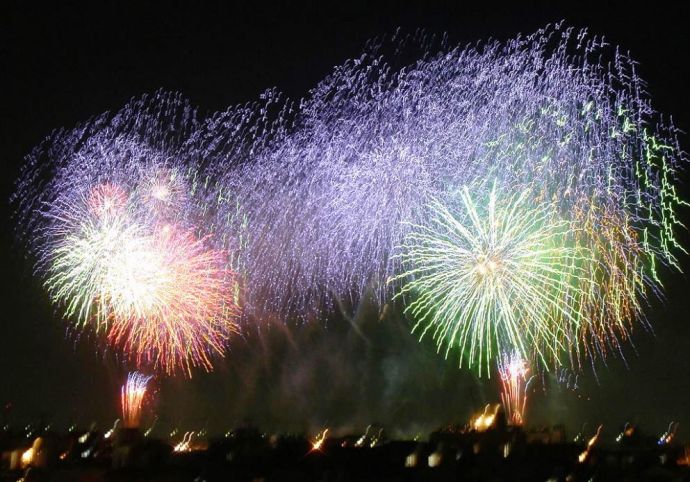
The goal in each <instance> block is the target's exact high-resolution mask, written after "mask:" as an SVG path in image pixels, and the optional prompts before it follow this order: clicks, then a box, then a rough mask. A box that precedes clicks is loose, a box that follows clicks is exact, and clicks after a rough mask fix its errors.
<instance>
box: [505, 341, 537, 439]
mask: <svg viewBox="0 0 690 482" xmlns="http://www.w3.org/2000/svg"><path fill="white" fill-rule="evenodd" d="M498 374H499V376H500V378H501V400H502V401H503V408H504V409H505V412H506V417H507V418H508V423H510V424H511V425H514V426H516V427H520V426H522V425H524V423H525V409H526V408H527V390H528V388H529V384H530V381H532V377H528V374H529V367H528V366H527V363H526V362H525V360H524V359H523V358H521V357H520V356H519V355H517V354H515V353H512V354H510V355H508V354H503V357H502V358H501V361H500V362H499V364H498Z"/></svg>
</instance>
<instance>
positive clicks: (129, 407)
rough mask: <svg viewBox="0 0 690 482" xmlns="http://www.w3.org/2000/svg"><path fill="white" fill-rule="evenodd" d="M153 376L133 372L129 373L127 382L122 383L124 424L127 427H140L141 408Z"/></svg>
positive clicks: (121, 397) (121, 399)
mask: <svg viewBox="0 0 690 482" xmlns="http://www.w3.org/2000/svg"><path fill="white" fill-rule="evenodd" d="M151 378H152V377H150V376H146V375H143V374H141V373H139V372H132V373H130V374H129V375H127V382H126V383H125V384H124V385H122V390H121V392H120V403H121V404H122V421H123V422H122V424H123V426H124V427H125V428H139V423H140V421H141V410H142V407H143V404H144V398H145V397H146V390H147V386H148V383H149V382H150V381H151Z"/></svg>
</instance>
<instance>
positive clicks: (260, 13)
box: [0, 1, 690, 440]
mask: <svg viewBox="0 0 690 482" xmlns="http://www.w3.org/2000/svg"><path fill="white" fill-rule="evenodd" d="M52 3H53V4H51V5H43V6H42V5H39V4H36V3H35V2H10V5H9V6H5V8H3V12H2V13H1V14H0V39H1V40H0V61H1V65H2V67H1V68H0V86H1V89H0V92H2V103H1V104H0V119H1V122H2V123H1V124H0V139H1V141H0V149H1V151H0V158H1V161H0V165H1V166H2V169H3V172H2V176H1V178H2V181H1V182H2V191H1V193H0V199H2V212H1V215H2V223H3V225H4V229H3V232H2V241H1V244H0V256H1V257H2V267H3V269H2V272H3V276H2V297H3V302H2V308H3V309H2V330H1V331H0V376H1V377H2V382H0V402H2V404H3V405H6V404H7V405H6V407H9V406H10V405H11V408H6V409H5V412H6V413H9V414H10V415H11V416H12V417H14V418H17V419H21V420H31V419H38V418H43V419H44V420H47V421H54V422H55V423H57V424H58V425H65V424H68V423H71V422H78V423H80V424H82V425H87V424H89V423H90V422H91V421H96V422H97V423H99V424H101V426H103V425H105V424H108V423H110V422H111V421H112V420H113V419H114V418H115V417H116V416H117V414H118V406H117V401H118V391H119V386H120V384H121V383H122V380H123V377H124V376H125V374H126V371H125V369H124V368H123V367H122V366H121V365H120V364H119V363H118V362H117V360H115V359H114V358H113V357H112V356H110V355H108V354H105V355H104V354H102V353H99V352H98V351H97V350H96V349H95V345H94V343H93V342H92V340H89V339H88V337H85V336H84V337H79V336H77V335H76V334H74V333H70V332H68V331H67V326H68V325H67V324H66V323H65V322H63V321H62V320H61V319H60V316H59V315H58V314H57V313H56V312H55V311H54V310H53V308H52V307H51V305H50V304H49V302H48V299H47V296H46V294H45V292H44V291H43V289H42V288H41V286H40V283H39V282H38V281H37V280H36V279H34V278H33V276H32V272H31V269H32V268H31V262H30V260H27V259H26V258H25V255H24V252H23V251H22V248H21V246H19V245H18V244H17V243H15V241H14V234H13V229H14V226H13V222H12V219H11V214H12V207H11V206H10V205H9V197H10V195H11V193H12V191H13V189H14V188H13V185H14V180H15V179H16V177H17V174H18V171H19V167H20V165H21V163H22V160H23V156H24V155H25V154H27V153H28V151H29V150H30V149H31V148H32V147H33V146H34V145H36V144H37V143H39V142H40V141H41V140H42V139H43V138H45V137H46V136H47V135H48V134H49V133H50V132H51V131H52V130H53V129H55V128H60V127H67V128H69V127H72V126H73V125H74V124H75V123H77V122H80V121H83V120H86V119H88V118H89V117H91V116H92V115H96V114H99V113H101V112H104V111H107V110H111V109H112V110H116V109H118V108H120V107H121V106H122V105H124V104H125V103H126V102H127V101H128V100H129V99H130V98H132V97H134V96H139V95H141V94H144V93H149V92H153V91H155V90H157V89H159V88H163V89H168V90H176V91H179V92H181V93H183V94H184V95H186V96H187V97H188V98H189V99H190V100H191V102H192V103H193V104H196V105H198V106H199V107H200V111H201V113H202V114H204V113H206V112H213V111H216V110H223V109H225V108H226V107H227V106H229V105H232V104H236V103H243V102H246V101H252V100H254V99H256V98H257V97H258V96H259V94H260V93H261V92H262V91H264V90H265V89H267V88H270V87H277V88H278V89H279V90H281V91H283V92H285V93H286V94H287V95H288V96H290V97H292V98H299V97H301V96H303V95H304V94H305V93H306V92H307V90H308V89H309V88H311V87H312V86H314V85H315V84H316V82H318V81H319V80H320V79H321V78H323V77H324V76H325V75H327V74H328V73H329V72H330V70H331V69H332V68H333V67H334V66H335V65H338V64H340V63H342V62H343V61H344V60H346V59H347V58H350V57H353V56H356V55H357V54H358V53H359V52H360V51H361V49H362V46H363V44H364V42H365V41H366V40H367V39H370V38H372V37H374V36H378V35H383V34H390V33H392V32H393V31H394V30H395V29H396V28H397V27H401V28H403V29H405V30H408V31H412V30H414V29H416V28H418V27H421V28H424V29H426V30H427V31H429V32H432V33H442V32H447V33H448V35H449V39H450V40H451V42H453V43H465V42H474V41H476V40H479V39H487V38H489V37H493V38H498V39H507V38H510V37H512V36H514V35H515V34H517V33H520V32H522V33H531V32H533V31H535V30H537V29H538V28H540V27H543V26H544V25H545V24H546V23H548V22H554V21H558V20H560V19H564V20H565V21H566V22H567V23H568V24H570V25H573V26H575V27H588V28H589V29H590V32H591V33H595V34H603V35H605V37H606V38H607V39H608V40H609V41H610V42H612V43H615V44H619V45H621V46H622V47H623V48H624V49H627V50H629V51H630V52H631V54H632V56H633V57H634V58H635V59H636V60H638V61H639V62H640V73H641V76H642V78H643V79H645V80H646V81H647V82H648V90H649V91H650V92H651V95H652V98H653V102H654V105H655V108H656V109H657V110H659V111H661V112H663V113H665V114H670V115H672V117H673V120H674V122H675V123H676V125H678V126H679V127H680V128H681V129H682V130H684V131H686V132H689V131H690V96H689V95H688V92H689V91H688V74H689V73H690V68H689V67H688V59H689V58H690V40H689V38H688V35H689V33H688V32H689V31H688V28H687V25H688V21H690V8H689V7H688V6H681V5H673V6H663V5H662V4H661V3H659V2H652V3H651V4H650V5H648V6H647V7H645V8H644V9H641V8H633V7H632V6H631V2H616V3H611V2H598V3H597V7H580V8H573V9H571V10H562V11H554V10H553V9H549V8H542V7H539V6H536V5H535V6H531V7H529V8H524V7H521V6H519V5H517V4H518V3H520V2H515V3H516V4H515V5H513V6H512V7H510V8H499V7H490V6H486V7H482V8H479V7H475V6H472V7H468V6H463V7H457V6H455V7H452V6H451V5H455V4H457V5H460V4H463V3H465V2H460V1H457V2H448V3H447V4H440V3H439V4H435V6H433V7H432V6H429V5H431V2H420V4H419V5H427V6H425V7H422V6H420V7H414V8H413V7H410V8H406V9H401V8H400V7H397V6H396V5H397V4H398V2H377V6H376V7H372V6H370V5H369V2H363V1H346V2H341V3H340V6H339V7H330V8H325V7H323V6H321V5H320V4H321V2H314V4H313V5H310V6H300V7H295V6H288V3H287V2H285V3H277V4H276V5H266V4H263V3H262V2H258V1H257V2H247V5H252V6H251V7H250V6H230V4H231V3H233V2H222V3H221V2H219V3H217V4H216V3H215V2H205V8H204V9H200V8H199V9H194V10H192V9H190V8H188V7H185V6H180V5H177V2H160V3H159V4H158V5H148V6H144V5H139V2H131V3H127V2H103V3H101V2H98V3H99V4H100V6H98V7H95V6H94V5H91V4H90V3H86V2H85V3H84V4H83V5H80V6H76V5H69V6H67V5H62V4H63V3H64V2H52ZM93 3H97V2H93ZM190 3H192V2H190ZM225 3H227V4H228V5H225ZM238 3H239V2H238ZM324 3H325V2H324ZM372 3H373V2H372ZM480 3H483V2H480ZM678 3H682V2H678ZM173 4H175V6H174V7H173ZM681 143H682V145H683V146H684V147H685V148H686V150H687V149H688V148H689V147H690V139H689V138H688V136H687V135H683V136H682V137H681ZM684 178H685V179H686V181H685V182H684V186H683V188H682V189H683V190H684V191H685V193H686V194H685V198H686V199H690V187H689V186H690V184H688V180H690V177H689V176H688V175H687V174H686V175H685V176H684ZM680 215H681V218H682V219H683V220H684V222H685V223H686V224H688V225H690V224H689V223H690V209H688V208H686V209H685V210H684V211H682V212H681V213H680ZM681 238H682V239H684V241H685V245H686V246H690V242H689V240H688V238H690V236H688V235H687V233H683V234H682V235H681ZM681 262H682V265H683V266H684V270H685V271H688V270H689V269H690V259H689V258H688V256H684V257H682V259H681ZM664 280H665V285H666V286H665V287H666V299H665V300H653V302H652V306H651V307H650V308H649V310H648V314H649V320H650V322H651V324H652V326H653V328H654V333H651V332H649V331H645V330H644V329H643V328H642V327H640V326H638V328H637V330H636V331H635V333H634V342H635V348H633V347H632V346H629V347H628V348H627V349H626V361H625V362H624V361H623V360H621V359H609V360H608V361H607V365H605V364H604V363H602V362H601V361H599V362H597V363H596V364H595V366H594V368H590V367H585V368H584V369H583V371H582V373H581V374H580V375H579V379H578V382H579V386H580V388H579V389H578V390H576V391H570V390H565V389H562V388H561V389H553V388H552V390H550V391H549V393H548V394H547V395H544V393H543V392H542V391H541V388H538V391H537V393H535V394H534V395H533V397H532V401H531V402H530V403H531V406H530V409H529V410H528V416H529V419H530V422H534V423H539V422H543V423H551V424H553V423H559V422H562V423H565V424H566V425H567V427H568V428H569V430H570V431H571V432H572V431H577V430H578V429H579V427H580V425H581V424H582V423H584V422H588V423H589V425H590V427H591V426H596V425H597V424H598V423H602V422H603V423H604V424H605V426H606V427H607V429H608V430H609V431H610V432H611V433H614V432H615V431H617V430H618V429H619V427H620V426H621V425H622V424H623V423H625V422H626V421H633V422H638V423H639V424H640V426H641V428H642V429H643V430H647V431H648V432H650V433H653V434H659V433H661V432H662V431H663V430H665V428H666V426H667V425H668V422H670V421H671V420H676V421H680V422H681V424H680V430H679V435H680V436H681V437H682V438H684V439H685V440H689V439H690V316H689V315H688V308H689V307H690V304H689V303H690V301H689V300H690V297H689V296H688V293H690V291H689V290H688V288H689V283H688V279H687V277H686V276H685V275H682V274H674V273H664ZM546 378H547V379H548V376H547V377H546ZM547 382H548V380H547ZM496 384H497V381H496V380H485V379H484V380H478V379H477V378H476V377H475V376H474V375H472V374H470V373H468V372H466V371H461V370H459V369H458V368H457V363H456V362H454V361H452V360H451V361H445V360H443V358H442V357H441V356H438V355H436V353H435V349H434V346H433V344H432V343H430V342H425V343H421V344H419V343H417V341H416V338H415V337H414V336H412V335H410V334H409V323H408V322H407V321H406V320H405V319H404V318H402V317H401V316H398V315H397V314H395V313H392V314H389V315H388V316H387V318H385V319H384V320H379V309H378V307H376V306H373V305H372V304H370V303H364V304H363V305H362V306H361V307H360V309H359V310H358V311H357V313H356V315H355V316H354V317H353V318H352V319H350V320H347V319H345V318H343V317H342V316H337V315H333V316H332V317H331V318H330V319H328V320H324V322H323V323H322V324H312V325H299V326H292V325H271V326H263V327H262V328H261V329H260V330H257V329H253V330H247V332H246V333H245V334H244V336H243V337H237V338H236V339H235V340H233V342H232V343H231V348H230V350H229V352H228V355H227V357H226V359H225V360H223V361H221V362H220V363H219V364H218V368H217V370H216V371H215V372H214V373H211V374H205V373H203V372H197V373H195V377H194V378H193V380H191V381H190V380H184V379H175V380H170V379H168V380H159V381H157V382H156V386H157V387H158V388H157V390H158V393H157V397H156V398H157V400H158V402H157V405H156V407H155V409H156V411H157V412H158V413H159V414H160V423H161V425H162V426H163V425H168V426H169V425H175V424H180V425H181V426H182V427H185V428H189V429H192V428H200V427H201V426H205V427H206V428H207V429H208V430H209V431H210V432H214V433H220V432H224V431H225V430H227V428H229V427H231V426H233V425H236V424H238V423H247V422H252V423H255V424H257V425H259V426H261V427H265V428H266V429H270V430H297V431H299V430H310V429H318V428H321V427H322V426H325V425H330V426H334V427H341V428H343V429H360V428H363V427H364V426H366V425H367V424H368V423H371V422H377V423H380V424H383V425H384V426H386V427H387V428H388V429H390V430H391V431H392V432H394V433H396V432H397V433H412V432H416V431H428V430H429V429H432V428H434V427H436V426H438V425H440V424H444V423H449V422H463V421H464V420H465V419H466V418H467V417H468V416H469V415H470V414H471V413H472V412H473V411H475V410H476V409H478V408H479V407H481V406H483V404H485V403H488V402H492V401H496V400H497V399H498V392H497V388H496ZM537 385H538V386H539V387H541V382H540V383H538V384H537ZM551 386H553V383H552V384H551Z"/></svg>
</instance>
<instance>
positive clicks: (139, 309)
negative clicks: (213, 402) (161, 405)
mask: <svg viewBox="0 0 690 482" xmlns="http://www.w3.org/2000/svg"><path fill="white" fill-rule="evenodd" d="M149 103H152V104H154V105H158V106H159V107H160V106H166V107H167V109H163V110H164V111H169V112H175V111H177V112H178V114H179V115H176V116H173V117H174V118H175V120H176V122H179V119H183V121H182V125H181V126H179V131H180V132H183V133H184V132H186V131H189V130H190V127H189V126H188V125H187V123H191V121H189V120H184V119H185V116H190V115H191V114H190V113H188V112H187V110H186V109H187V107H186V106H185V104H184V103H182V102H181V101H180V100H179V99H178V98H176V97H174V96H167V95H161V96H158V97H154V98H153V99H146V98H145V99H143V100H141V101H134V102H133V103H132V104H131V105H128V106H127V107H125V108H124V109H123V110H122V111H121V112H120V113H118V114H116V115H115V116H113V117H112V118H109V117H107V116H106V117H104V118H99V119H97V120H95V121H93V122H92V123H91V124H87V126H86V127H85V128H82V129H75V131H73V132H72V133H69V134H66V133H60V134H59V135H56V137H55V138H54V139H53V140H52V144H51V146H52V147H51V149H52V150H51V155H52V156H53V158H51V159H50V160H51V162H52V163H53V164H54V166H53V167H54V169H55V172H54V173H53V175H52V177H47V178H46V179H43V178H41V182H42V183H45V184H38V185H35V186H34V185H32V186H31V187H32V189H34V190H35V191H32V192H33V193H34V195H35V196H36V198H37V199H35V200H29V199H28V197H27V198H26V199H25V200H24V201H25V202H27V203H31V202H34V201H36V202H37V203H38V204H36V205H35V206H37V207H36V208H31V209H29V208H28V207H27V211H26V213H25V215H26V216H27V222H28V223H29V224H31V225H32V226H34V228H33V229H34V233H35V239H34V242H35V243H36V245H35V253H36V255H37V258H38V261H37V267H38V270H39V272H40V273H41V274H43V276H44V284H45V286H46V289H47V291H48V293H49V294H50V296H51V298H52V300H53V301H54V303H55V304H56V305H58V306H60V307H62V308H63V309H64V316H65V318H66V319H68V320H70V321H72V322H73V323H74V324H75V326H77V327H78V328H80V329H89V330H93V331H95V332H96V333H98V334H103V335H104V336H103V339H105V340H106V341H107V342H108V343H109V344H110V345H111V346H112V347H115V348H116V349H117V350H118V351H119V352H121V353H123V354H124V355H125V356H126V357H127V358H128V359H131V360H133V361H134V362H136V364H137V366H139V367H144V366H145V367H148V368H150V369H155V370H161V371H164V372H166V373H168V374H174V373H179V372H182V373H184V374H186V375H188V376H191V374H192V369H193V368H195V367H203V368H204V369H206V370H210V369H211V368H212V357H214V356H222V355H223V354H224V352H225V344H226V342H227V340H228V338H229V336H230V335H231V333H233V332H234V331H235V330H236V325H235V323H234V319H235V318H236V316H237V314H238V309H237V299H236V296H235V293H236V291H237V287H236V278H235V274H234V272H233V271H232V269H231V268H230V266H229V264H230V259H231V254H230V253H229V252H228V251H226V250H223V249H219V248H216V247H215V240H214V239H213V236H212V232H210V231H209V230H208V229H207V226H206V225H205V224H204V223H203V217H204V213H205V208H204V202H203V200H202V199H201V198H200V197H199V196H198V191H197V190H195V189H196V188H195V186H196V184H195V175H196V172H195V170H194V168H193V166H191V165H190V164H189V163H188V162H187V158H186V156H184V155H182V153H180V152H176V151H175V150H174V145H175V143H174V142H172V141H173V140H174V137H171V135H168V134H166V131H167V130H168V128H169V127H168V126H166V125H165V124H166V118H165V116H163V115H162V114H161V113H160V112H158V113H156V111H155V109H154V110H153V111H151V110H150V109H149V108H148V106H149ZM159 104H160V105H159ZM159 116H160V117H159ZM133 120H135V121H136V122H135V125H136V128H134V127H135V126H133V125H132V124H131V123H132V121H133ZM170 127H174V126H170ZM128 129H131V130H132V131H131V132H129V131H128ZM173 130H175V129H173ZM84 131H88V132H89V140H90V142H88V143H85V144H82V143H81V142H80V140H81V138H82V136H83V135H85V134H84ZM166 135H167V136H168V138H167V139H166V140H165V142H161V140H160V138H161V137H166ZM179 142H180V143H182V139H180V140H179ZM42 155H44V153H43V151H42V150H41V149H38V150H37V151H36V152H34V153H33V156H34V157H35V158H38V157H40V156H42ZM43 168H44V166H43V165H36V166H33V170H32V169H28V171H27V173H26V175H27V176H33V175H38V173H39V172H40V170H41V169H43Z"/></svg>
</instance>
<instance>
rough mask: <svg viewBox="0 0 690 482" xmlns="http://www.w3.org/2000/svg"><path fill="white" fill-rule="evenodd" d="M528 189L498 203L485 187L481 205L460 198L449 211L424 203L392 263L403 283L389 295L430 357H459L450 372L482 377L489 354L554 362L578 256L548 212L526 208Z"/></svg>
mask: <svg viewBox="0 0 690 482" xmlns="http://www.w3.org/2000/svg"><path fill="white" fill-rule="evenodd" d="M528 195H529V191H523V192H522V193H519V194H511V195H505V194H503V193H499V191H498V189H497V187H496V186H495V185H494V187H493V188H491V191H490V194H489V196H488V198H487V199H486V201H485V202H477V201H476V200H475V199H473V196H472V194H471V193H470V191H469V189H467V188H465V189H464V190H463V192H462V193H461V203H460V206H459V209H457V210H450V209H448V208H446V207H445V206H444V205H442V204H440V203H438V202H436V203H433V204H431V205H430V218H429V225H428V226H420V225H415V226H413V231H412V232H411V234H410V235H409V236H408V238H407V242H406V244H405V248H404V251H403V253H402V254H401V255H400V256H401V258H402V259H403V264H404V266H405V267H406V268H407V271H405V272H404V273H403V274H402V275H400V277H404V278H407V279H408V282H407V283H406V285H405V286H404V288H403V289H402V290H401V292H400V294H399V296H404V295H407V294H408V293H409V294H413V295H414V299H413V301H411V302H410V303H409V304H408V306H407V311H408V312H409V313H410V314H411V315H412V317H413V318H415V319H417V320H418V321H417V324H416V325H415V327H414V330H418V329H420V328H421V330H422V333H421V335H420V337H423V336H425V335H426V333H427V332H429V331H430V330H431V331H432V336H433V337H434V339H435V340H436V341H437V344H438V347H439V350H440V349H441V346H443V345H445V346H446V350H445V354H446V356H448V354H449V352H450V350H451V348H453V347H455V346H457V347H458V348H459V349H460V364H461V365H462V363H463V360H464V359H467V363H468V365H469V366H472V365H473V364H475V363H476V364H477V365H478V367H479V372H480V373H481V372H482V367H484V368H485V369H486V371H487V372H488V369H489V368H488V366H489V361H490V360H491V359H492V357H493V354H494V353H500V352H501V351H503V350H504V349H514V350H516V351H517V353H518V354H519V356H521V357H526V356H529V355H534V354H535V353H536V355H538V356H539V357H540V358H542V359H544V358H546V357H553V358H556V359H558V357H559V356H560V352H561V351H563V350H564V348H565V347H564V345H563V337H564V335H565V331H564V329H563V326H564V325H565V324H566V323H569V322H571V321H578V320H579V317H578V306H577V305H576V304H575V303H576V301H578V300H579V298H580V296H581V291H582V288H581V286H580V285H581V277H582V269H581V267H580V266H582V265H583V264H586V263H587V262H588V258H587V251H586V250H582V249H580V248H578V247H573V246H572V245H571V244H570V243H569V242H568V239H569V236H570V233H571V229H572V227H571V226H570V225H569V224H568V223H567V222H564V221H562V220H559V219H558V218H557V217H556V216H555V215H554V213H553V210H552V209H551V207H550V206H548V205H547V206H532V205H530V202H529V201H528Z"/></svg>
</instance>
